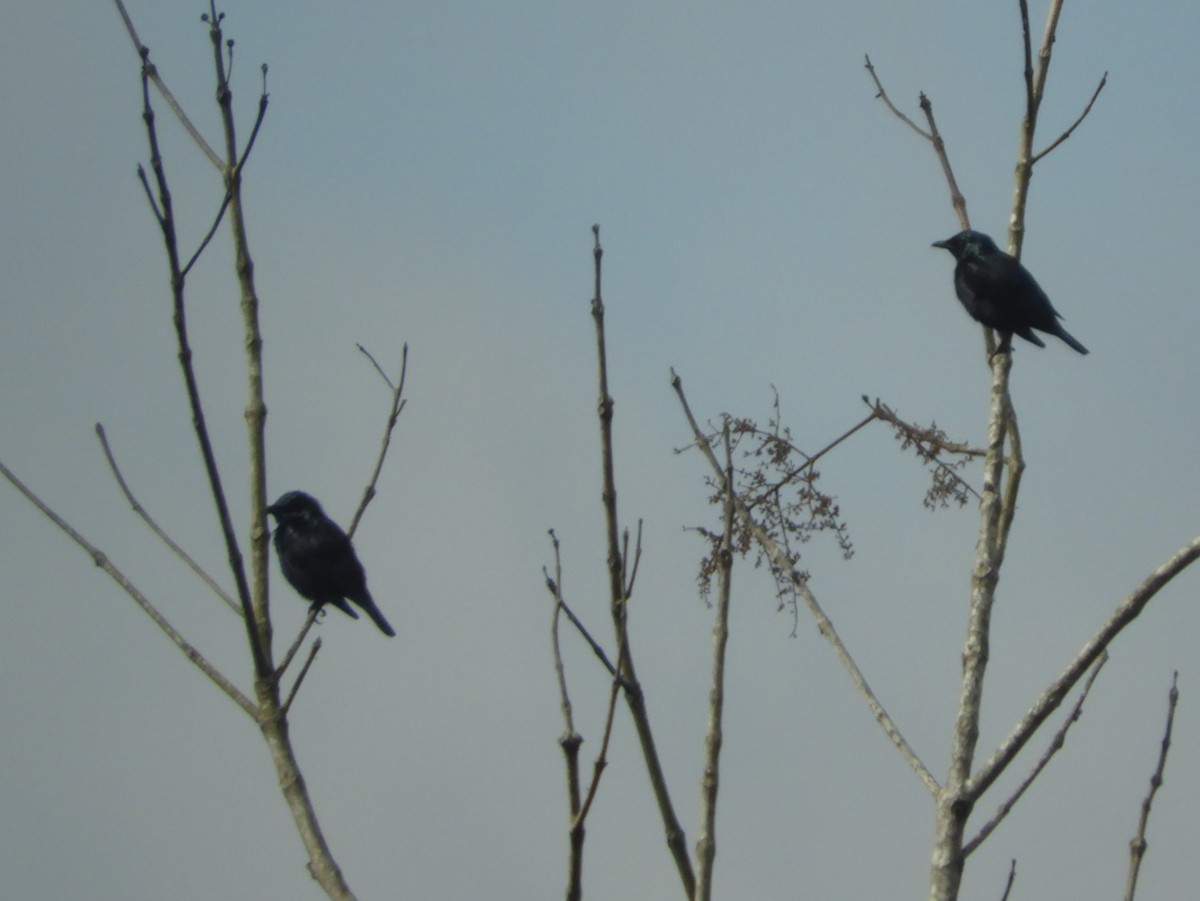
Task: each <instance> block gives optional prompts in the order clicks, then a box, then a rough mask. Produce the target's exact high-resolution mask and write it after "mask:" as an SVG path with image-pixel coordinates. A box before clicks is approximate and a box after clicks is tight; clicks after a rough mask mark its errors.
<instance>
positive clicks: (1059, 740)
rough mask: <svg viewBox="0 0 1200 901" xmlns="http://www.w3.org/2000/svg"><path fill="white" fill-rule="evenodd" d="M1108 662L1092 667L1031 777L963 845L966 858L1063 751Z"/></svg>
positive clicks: (1097, 662) (1106, 660)
mask: <svg viewBox="0 0 1200 901" xmlns="http://www.w3.org/2000/svg"><path fill="white" fill-rule="evenodd" d="M1107 662H1108V654H1107V653H1105V654H1102V655H1101V656H1100V659H1099V660H1097V661H1096V665H1095V666H1094V667H1092V672H1091V675H1089V676H1088V679H1087V682H1085V683H1084V686H1083V691H1082V692H1081V693H1080V695H1079V700H1078V701H1076V702H1075V706H1074V708H1072V710H1071V712H1070V714H1068V716H1067V718H1066V719H1065V720H1064V721H1063V724H1062V726H1061V727H1060V728H1059V730H1058V731H1057V732H1056V733H1054V738H1053V739H1051V741H1050V744H1049V745H1048V746H1047V747H1046V750H1045V751H1044V752H1043V753H1042V756H1041V758H1040V759H1039V760H1038V762H1037V764H1035V765H1034V767H1033V769H1032V770H1031V771H1030V773H1029V775H1028V776H1026V777H1025V779H1024V781H1022V782H1021V784H1020V785H1019V786H1017V789H1016V791H1014V792H1013V793H1012V794H1011V795H1009V796H1008V797H1007V798H1006V799H1005V800H1004V802H1003V803H1002V804H1001V805H1000V806H999V807H998V808H997V809H996V813H995V814H993V816H992V818H991V819H990V820H988V821H987V822H986V823H984V824H983V826H982V827H981V828H980V830H979V832H978V833H976V835H975V837H974V838H973V839H971V840H970V841H969V842H966V843H965V844H964V845H963V856H964V857H969V856H970V855H971V853H972V852H973V851H974V850H975V849H976V848H978V847H979V846H980V845H981V844H983V841H984V839H986V838H987V837H988V836H989V835H991V834H992V832H993V831H994V830H995V828H996V827H997V826H999V825H1000V823H1001V821H1003V819H1004V818H1005V817H1006V816H1008V814H1009V812H1010V811H1011V810H1012V809H1013V807H1014V806H1016V803H1017V801H1019V800H1020V799H1021V796H1022V795H1024V794H1025V790H1026V789H1027V788H1029V786H1031V785H1032V784H1033V780H1035V779H1036V778H1037V777H1038V776H1039V775H1040V774H1041V772H1042V770H1044V769H1045V768H1046V765H1047V764H1048V763H1050V760H1051V758H1053V757H1054V755H1055V754H1057V753H1058V752H1059V751H1061V750H1062V747H1063V743H1064V742H1065V740H1066V737H1067V730H1069V729H1070V728H1071V726H1072V725H1074V724H1075V723H1076V722H1077V721H1078V720H1079V716H1080V714H1082V713H1083V702H1084V701H1086V700H1087V696H1088V694H1089V692H1091V690H1092V683H1094V682H1095V681H1096V677H1097V676H1098V675H1100V670H1101V669H1102V668H1103V667H1104V664H1106V663H1107Z"/></svg>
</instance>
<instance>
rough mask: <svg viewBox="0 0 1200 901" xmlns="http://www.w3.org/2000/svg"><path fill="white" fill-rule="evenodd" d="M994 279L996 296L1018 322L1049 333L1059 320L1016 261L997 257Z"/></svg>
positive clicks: (1027, 273) (1006, 256)
mask: <svg viewBox="0 0 1200 901" xmlns="http://www.w3.org/2000/svg"><path fill="white" fill-rule="evenodd" d="M996 260H997V265H996V266H995V270H994V271H995V278H996V286H997V294H998V296H1000V297H1003V298H1004V299H1005V302H1006V303H1008V304H1011V306H1012V308H1013V313H1014V315H1015V316H1016V317H1018V318H1019V319H1020V321H1021V322H1024V323H1027V324H1028V325H1030V326H1032V327H1033V328H1036V329H1040V330H1041V331H1043V332H1053V331H1054V329H1055V320H1056V319H1061V318H1062V317H1061V316H1059V315H1058V311H1057V310H1055V309H1054V306H1053V305H1052V304H1051V303H1050V298H1049V297H1047V296H1046V292H1045V291H1043V290H1042V286H1041V285H1039V284H1038V283H1037V279H1035V278H1034V277H1033V276H1032V275H1031V274H1030V272H1029V270H1028V269H1026V268H1025V267H1024V266H1022V265H1021V263H1020V261H1019V260H1015V259H1013V258H1012V257H1010V256H1008V255H1007V254H1004V255H1003V256H1000V257H997V258H996Z"/></svg>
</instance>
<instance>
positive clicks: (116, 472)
mask: <svg viewBox="0 0 1200 901" xmlns="http://www.w3.org/2000/svg"><path fill="white" fill-rule="evenodd" d="M96 437H97V438H99V439H100V446H101V447H102V448H103V449H104V456H105V457H106V458H107V459H108V466H109V469H111V470H112V474H113V477H114V478H115V479H116V480H117V485H119V486H120V488H121V493H122V494H124V495H125V499H126V500H127V501H129V505H130V507H132V508H133V512H134V513H136V514H137V515H138V516H140V517H141V518H142V521H143V522H145V523H146V525H148V526H149V527H150V530H151V531H152V532H154V534H155V535H157V536H158V537H159V540H160V541H162V543H163V544H165V545H166V546H167V547H168V548H170V549H171V551H172V552H173V553H174V554H175V555H176V556H178V557H179V559H180V560H182V561H183V562H184V563H186V564H187V566H188V568H189V569H190V570H191V571H192V572H194V573H195V574H196V575H197V576H199V577H200V578H201V580H202V581H203V582H204V584H205V585H207V586H208V587H209V588H210V589H211V590H212V592H213V594H215V595H216V596H217V597H219V598H220V599H221V600H222V601H224V602H225V604H226V605H227V606H228V607H229V609H230V610H232V611H233V612H234V613H236V614H237V615H238V616H242V615H243V614H242V608H241V607H239V606H238V603H237V601H235V600H234V599H233V598H231V597H230V596H229V594H228V592H226V591H225V589H223V588H222V587H221V586H220V585H218V584H217V583H216V581H215V580H214V579H213V577H212V576H210V575H209V574H208V573H207V572H205V571H204V568H203V567H202V566H200V564H199V563H197V562H196V561H195V559H194V558H193V557H192V556H191V555H190V554H189V553H188V552H187V551H185V550H184V549H183V548H181V547H180V546H179V545H178V544H177V543H176V542H175V540H174V539H172V538H171V536H170V535H168V534H167V533H166V532H165V531H163V530H162V528H160V527H159V525H158V523H157V522H155V521H154V519H153V517H151V516H150V514H149V513H148V512H147V511H146V508H145V507H143V506H142V505H141V503H140V502H139V501H138V499H137V498H136V497H134V496H133V492H132V491H130V489H129V485H128V484H127V483H126V482H125V477H124V476H123V475H122V474H121V468H120V467H119V466H118V465H117V458H116V457H115V456H114V455H113V452H112V447H110V446H109V443H108V436H107V435H106V434H105V433H104V426H103V425H102V424H101V423H99V422H98V423H96Z"/></svg>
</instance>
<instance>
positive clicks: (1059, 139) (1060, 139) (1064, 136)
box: [1030, 72, 1108, 164]
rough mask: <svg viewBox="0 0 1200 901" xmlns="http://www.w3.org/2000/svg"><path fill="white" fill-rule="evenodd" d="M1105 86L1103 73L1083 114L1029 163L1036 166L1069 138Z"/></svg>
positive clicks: (1105, 76)
mask: <svg viewBox="0 0 1200 901" xmlns="http://www.w3.org/2000/svg"><path fill="white" fill-rule="evenodd" d="M1106 84H1108V73H1107V72H1105V73H1104V74H1103V75H1102V76H1101V77H1100V83H1099V84H1098V85H1096V90H1095V91H1093V92H1092V99H1091V100H1089V101H1088V102H1087V106H1085V107H1084V108H1083V112H1082V113H1080V114H1079V118H1078V119H1076V120H1075V121H1074V122H1072V123H1071V127H1070V128H1068V129H1067V130H1066V131H1064V132H1063V133H1062V134H1060V135H1059V136H1058V137H1057V138H1055V139H1054V140H1053V141H1051V142H1050V144H1049V146H1047V147H1046V149H1045V150H1042V151H1041V152H1040V153H1035V154H1034V155H1033V159H1032V160H1031V161H1030V162H1031V163H1033V164H1036V163H1037V162H1038V161H1039V160H1040V159H1041V158H1042V157H1044V156H1045V155H1046V154H1048V153H1049V152H1050V151H1051V150H1053V149H1054V148H1055V147H1057V146H1058V145H1059V144H1061V143H1062V142H1063V141H1065V140H1066V139H1067V138H1069V137H1071V134H1072V133H1073V132H1074V131H1075V129H1077V128H1078V127H1079V124H1080V123H1081V122H1082V121H1083V120H1084V119H1086V118H1087V115H1088V113H1090V112H1091V111H1092V106H1093V105H1094V104H1095V103H1096V98H1097V97H1099V96H1100V92H1101V91H1103V90H1104V86H1105V85H1106Z"/></svg>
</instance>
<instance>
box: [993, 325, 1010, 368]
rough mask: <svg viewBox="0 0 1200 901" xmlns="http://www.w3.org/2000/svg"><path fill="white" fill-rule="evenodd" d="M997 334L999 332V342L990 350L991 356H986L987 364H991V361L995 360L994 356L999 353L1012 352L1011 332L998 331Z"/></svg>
mask: <svg viewBox="0 0 1200 901" xmlns="http://www.w3.org/2000/svg"><path fill="white" fill-rule="evenodd" d="M999 334H1000V344H999V345H998V346H997V347H996V349H995V350H993V351H992V353H991V356H989V357H988V365H989V366H991V365H992V361H993V360H995V359H996V357H997V356H999V355H1000V354H1011V353H1012V338H1013V336H1012V332H1000V333H999Z"/></svg>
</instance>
